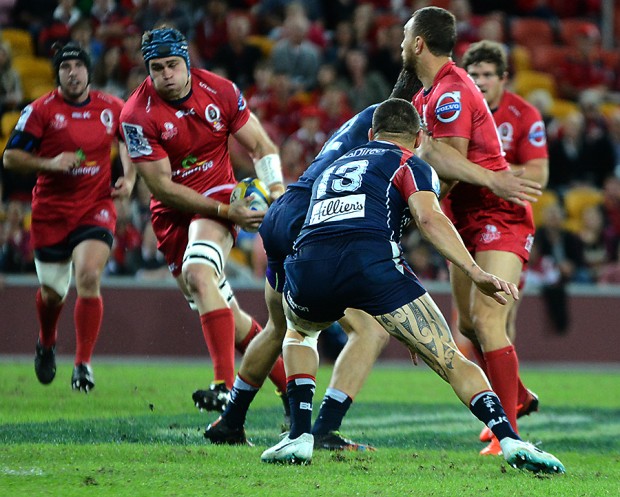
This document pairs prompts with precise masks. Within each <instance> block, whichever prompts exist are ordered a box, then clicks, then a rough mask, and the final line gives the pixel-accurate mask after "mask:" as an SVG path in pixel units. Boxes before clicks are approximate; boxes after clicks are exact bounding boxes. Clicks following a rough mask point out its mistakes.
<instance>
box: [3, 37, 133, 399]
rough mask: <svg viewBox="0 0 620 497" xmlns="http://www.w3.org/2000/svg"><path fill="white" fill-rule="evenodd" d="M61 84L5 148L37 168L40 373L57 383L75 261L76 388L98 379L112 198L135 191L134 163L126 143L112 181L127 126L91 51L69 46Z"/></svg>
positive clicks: (21, 167)
mask: <svg viewBox="0 0 620 497" xmlns="http://www.w3.org/2000/svg"><path fill="white" fill-rule="evenodd" d="M53 64H54V68H55V70H56V76H57V79H58V88H57V89H55V90H54V91H52V92H51V93H48V94H46V95H43V96H42V97H40V98H38V99H37V100H35V101H34V102H32V103H31V104H30V105H27V106H26V107H25V108H24V110H23V111H22V114H21V117H20V119H19V121H18V123H17V125H16V126H15V130H14V131H13V133H12V135H11V137H10V138H9V141H8V144H7V147H6V151H5V152H4V165H5V167H6V168H7V169H14V170H16V171H21V172H36V173H37V183H36V186H35V188H34V191H33V199H32V240H33V245H34V250H35V264H36V271H37V276H38V278H39V282H40V284H41V286H40V288H39V290H38V291H37V295H36V307H37V316H38V318H39V324H40V330H39V339H38V341H37V345H36V355H35V361H34V364H35V372H36V375H37V378H38V379H39V381H40V382H41V383H43V384H49V383H51V382H52V380H53V379H54V377H55V376H56V357H55V354H56V337H57V324H58V318H59V316H60V312H61V310H62V308H63V304H64V302H65V299H66V296H67V293H68V291H69V284H70V282H71V272H72V264H73V266H74V267H75V285H76V289H77V301H76V304H75V310H74V319H75V335H76V352H75V367H74V369H73V375H72V377H71V386H72V388H73V389H75V390H81V391H84V392H88V391H90V390H92V389H93V388H94V387H95V378H94V376H93V371H92V368H91V365H90V362H91V356H92V353H93V350H94V347H95V343H96V341H97V337H98V335H99V330H100V328H101V321H102V317H103V302H102V299H101V292H100V286H101V274H102V273H103V269H104V267H105V264H106V261H107V260H108V256H109V255H110V247H111V246H112V240H113V236H114V228H115V224H116V211H115V208H114V203H113V198H115V197H128V196H129V194H130V193H131V190H132V188H133V185H134V182H135V170H134V168H133V166H132V165H131V161H130V160H129V158H128V155H127V148H126V147H125V144H124V143H123V142H122V141H121V142H120V144H119V151H120V158H121V162H122V164H123V170H124V176H122V177H120V178H119V179H118V180H117V181H116V183H115V184H114V185H112V165H111V160H110V153H111V150H112V147H113V145H114V144H115V143H116V141H117V139H118V138H120V133H119V117H120V113H121V109H122V107H123V101H122V100H120V99H119V98H116V97H114V96H112V95H108V94H106V93H103V92H100V91H95V90H91V89H90V86H89V83H90V71H91V67H90V57H89V56H88V53H87V52H86V51H85V50H84V49H82V48H80V47H79V46H77V45H73V44H68V45H65V46H64V47H62V48H61V49H60V50H58V51H57V53H56V54H55V55H54V59H53Z"/></svg>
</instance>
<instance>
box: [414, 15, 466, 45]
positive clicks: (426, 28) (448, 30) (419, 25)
mask: <svg viewBox="0 0 620 497" xmlns="http://www.w3.org/2000/svg"><path fill="white" fill-rule="evenodd" d="M412 18H413V34H414V35H415V36H421V37H422V38H424V41H425V42H426V46H427V47H428V50H429V51H430V52H431V53H432V54H433V55H436V56H440V55H447V56H451V55H452V51H453V50H454V47H455V45H456V18H455V17H454V15H453V14H452V13H451V12H448V11H447V10H446V9H442V8H440V7H424V8H422V9H418V10H416V11H415V12H414V13H413V16H412Z"/></svg>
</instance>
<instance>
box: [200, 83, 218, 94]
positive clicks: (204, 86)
mask: <svg viewBox="0 0 620 497" xmlns="http://www.w3.org/2000/svg"><path fill="white" fill-rule="evenodd" d="M198 86H200V88H204V89H205V90H207V91H209V92H211V93H213V94H214V95H217V91H215V90H214V89H213V88H211V87H210V86H209V85H208V84H207V83H204V82H202V81H201V82H200V83H198Z"/></svg>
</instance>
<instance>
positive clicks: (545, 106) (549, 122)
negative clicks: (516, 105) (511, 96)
mask: <svg viewBox="0 0 620 497" xmlns="http://www.w3.org/2000/svg"><path fill="white" fill-rule="evenodd" d="M527 101H528V102H529V103H531V104H532V105H533V106H534V107H536V108H537V109H538V112H540V115H541V116H542V118H543V122H544V123H545V130H546V131H547V141H549V140H554V139H556V138H557V135H558V126H559V123H558V122H557V119H556V118H555V117H554V116H553V114H552V113H551V110H552V108H553V96H552V95H551V93H549V90H545V89H543V88H540V89H538V90H534V91H532V92H530V93H529V95H527Z"/></svg>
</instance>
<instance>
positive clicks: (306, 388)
mask: <svg viewBox="0 0 620 497" xmlns="http://www.w3.org/2000/svg"><path fill="white" fill-rule="evenodd" d="M315 388H316V382H315V380H314V378H311V377H310V378H308V377H297V378H292V379H289V381H288V383H287V384H286V393H287V394H288V401H289V404H290V406H291V431H290V433H289V438H290V439H294V438H297V437H299V436H300V435H301V434H302V433H310V430H311V428H312V397H313V396H314V390H315Z"/></svg>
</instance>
